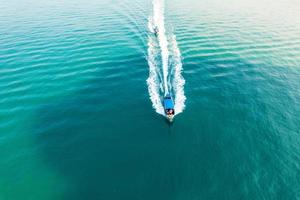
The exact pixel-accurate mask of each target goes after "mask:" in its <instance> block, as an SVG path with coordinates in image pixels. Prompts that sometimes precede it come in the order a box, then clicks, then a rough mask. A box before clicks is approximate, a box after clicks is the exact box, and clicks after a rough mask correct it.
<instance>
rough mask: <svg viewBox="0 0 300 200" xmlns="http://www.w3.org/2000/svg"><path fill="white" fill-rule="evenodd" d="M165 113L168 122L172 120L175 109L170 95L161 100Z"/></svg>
mask: <svg viewBox="0 0 300 200" xmlns="http://www.w3.org/2000/svg"><path fill="white" fill-rule="evenodd" d="M163 105H164V110H165V115H166V117H167V119H168V120H169V122H172V121H173V118H174V115H175V110H174V102H173V99H172V97H171V95H166V96H165V97H164V100H163Z"/></svg>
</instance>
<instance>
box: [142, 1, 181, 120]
mask: <svg viewBox="0 0 300 200" xmlns="http://www.w3.org/2000/svg"><path fill="white" fill-rule="evenodd" d="M148 29H149V31H150V32H152V33H154V32H155V31H156V32H158V33H157V37H156V36H154V34H150V35H149V37H148V65H149V78H148V79H147V84H148V91H149V95H150V99H151V101H152V104H153V107H154V109H155V110H156V112H157V113H159V114H162V115H164V108H163V105H162V98H163V96H165V95H166V94H168V93H170V94H171V95H172V96H173V98H174V103H175V113H176V114H179V113H181V112H182V111H183V110H184V107H185V105H184V102H185V99H186V97H185V96H184V83H185V80H184V79H183V77H182V75H181V72H182V62H181V54H180V50H179V48H178V45H177V41H176V37H175V35H173V34H171V35H170V36H169V37H167V34H166V29H165V23H164V0H153V15H152V16H150V18H149V22H148ZM155 29H156V30H155ZM168 39H169V41H170V43H169V42H168ZM169 48H170V49H169ZM161 68H162V69H161ZM169 71H170V73H169Z"/></svg>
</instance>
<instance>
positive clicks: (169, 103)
mask: <svg viewBox="0 0 300 200" xmlns="http://www.w3.org/2000/svg"><path fill="white" fill-rule="evenodd" d="M164 107H165V109H174V103H173V100H172V98H171V97H168V96H167V97H165V98H164Z"/></svg>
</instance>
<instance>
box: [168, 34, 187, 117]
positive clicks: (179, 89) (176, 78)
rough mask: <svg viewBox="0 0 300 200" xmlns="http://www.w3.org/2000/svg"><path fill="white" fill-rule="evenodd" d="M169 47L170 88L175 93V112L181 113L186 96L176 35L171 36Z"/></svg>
mask: <svg viewBox="0 0 300 200" xmlns="http://www.w3.org/2000/svg"><path fill="white" fill-rule="evenodd" d="M170 46H171V49H172V57H171V58H172V59H171V61H172V69H173V73H172V74H173V76H172V77H173V79H172V83H171V84H172V89H173V91H174V93H175V95H174V96H175V102H174V103H175V108H174V109H175V114H176V115H177V114H179V113H181V112H182V111H183V110H184V108H185V104H184V102H185V100H186V97H185V95H184V84H185V80H184V78H183V76H182V75H181V73H182V70H183V68H182V62H181V53H180V50H179V48H178V45H177V41H176V36H175V35H172V36H171V45H170Z"/></svg>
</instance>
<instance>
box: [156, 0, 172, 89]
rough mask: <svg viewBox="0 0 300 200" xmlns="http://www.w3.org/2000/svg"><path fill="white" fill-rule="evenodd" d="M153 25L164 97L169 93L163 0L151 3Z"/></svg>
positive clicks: (167, 51)
mask: <svg viewBox="0 0 300 200" xmlns="http://www.w3.org/2000/svg"><path fill="white" fill-rule="evenodd" d="M153 25H154V27H156V28H157V30H158V42H159V46H160V49H161V60H162V68H163V77H164V92H165V95H166V94H168V93H169V89H168V60H169V50H168V40H167V37H166V30H165V18H164V0H154V1H153Z"/></svg>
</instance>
